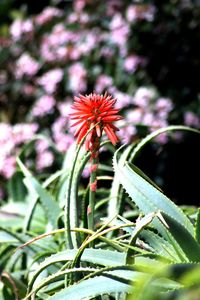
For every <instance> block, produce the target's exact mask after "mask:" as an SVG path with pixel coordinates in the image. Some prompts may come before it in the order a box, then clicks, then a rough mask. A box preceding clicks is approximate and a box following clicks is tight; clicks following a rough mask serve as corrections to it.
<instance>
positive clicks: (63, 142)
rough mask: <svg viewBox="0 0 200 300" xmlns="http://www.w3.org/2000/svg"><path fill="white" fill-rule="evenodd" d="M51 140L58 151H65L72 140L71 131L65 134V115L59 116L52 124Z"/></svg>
mask: <svg viewBox="0 0 200 300" xmlns="http://www.w3.org/2000/svg"><path fill="white" fill-rule="evenodd" d="M52 133H53V140H54V141H55V144H56V148H57V149H58V150H59V151H60V152H63V153H64V152H65V151H66V150H67V149H68V148H69V146H70V145H71V144H72V143H73V142H74V137H73V135H72V134H71V133H69V134H66V117H59V118H58V119H56V121H55V122H54V123H53V126H52Z"/></svg>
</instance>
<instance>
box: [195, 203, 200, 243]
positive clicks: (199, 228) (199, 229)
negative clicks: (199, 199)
mask: <svg viewBox="0 0 200 300" xmlns="http://www.w3.org/2000/svg"><path fill="white" fill-rule="evenodd" d="M195 238H196V240H197V242H198V243H199V244H200V208H199V209H198V213H197V220H196V224H195Z"/></svg>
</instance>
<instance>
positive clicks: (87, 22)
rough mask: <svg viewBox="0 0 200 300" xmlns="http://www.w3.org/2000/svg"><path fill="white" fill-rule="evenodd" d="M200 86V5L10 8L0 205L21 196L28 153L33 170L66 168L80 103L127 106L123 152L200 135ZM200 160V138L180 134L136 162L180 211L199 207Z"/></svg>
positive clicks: (1, 12) (2, 29) (1, 51)
mask: <svg viewBox="0 0 200 300" xmlns="http://www.w3.org/2000/svg"><path fill="white" fill-rule="evenodd" d="M199 78H200V1H199V0H196V1H195V0H194V1H190V0H179V1H178V0H169V1H159V0H154V1H153V0H152V1H139V0H138V1H131V0H105V1H101V0H99V1H98V0H74V1H69V0H43V1H23V0H1V1H0V199H1V200H0V201H1V202H2V203H3V202H5V201H7V199H9V198H10V197H13V194H12V192H11V191H13V188H11V187H13V186H14V187H15V188H16V189H17V186H18V185H17V182H18V180H19V178H20V174H18V172H17V170H16V156H17V155H18V154H19V153H20V151H21V150H22V149H24V147H25V145H28V146H26V149H25V150H24V159H25V161H26V165H27V166H28V167H29V168H30V169H31V170H32V172H34V173H35V174H38V176H40V177H41V178H43V177H46V176H48V174H49V173H52V172H54V171H56V170H58V169H59V167H60V166H61V164H62V161H63V157H64V154H65V153H66V151H67V150H68V148H69V147H70V145H71V144H72V143H73V141H74V138H73V130H72V129H71V128H70V123H69V118H68V113H69V107H70V105H71V103H72V101H73V97H74V96H75V95H78V94H79V93H83V94H85V93H86V94H88V93H91V92H93V91H96V92H97V93H104V92H105V91H108V93H111V94H112V95H113V97H116V98H117V99H118V102H117V106H118V107H119V108H120V109H121V113H122V115H123V116H124V120H122V121H120V122H118V125H119V126H120V127H121V130H120V132H119V136H120V140H121V142H120V143H121V144H123V143H130V142H133V141H135V140H137V139H138V138H141V137H144V136H145V135H146V134H147V133H148V132H151V131H154V130H156V129H158V128H162V127H165V126H167V125H171V124H176V125H179V124H180V125H187V126H191V127H195V128H199V127H200V83H199ZM34 136H37V138H36V139H35V142H32V143H31V144H30V143H29V144H27V143H28V142H30V141H31V140H32V138H33V137H34ZM199 154H200V143H199V137H198V135H197V134H192V133H190V134H183V133H182V132H181V131H177V132H175V133H173V134H170V135H168V134H162V135H160V136H159V137H158V138H156V139H155V141H154V142H153V143H151V144H150V145H148V146H146V147H145V149H144V150H143V151H142V153H141V154H140V156H139V157H138V158H137V161H136V162H135V163H136V164H137V166H139V167H140V168H141V169H142V170H143V171H144V172H146V173H147V174H148V175H149V176H150V177H151V178H152V179H153V180H155V181H156V182H157V183H158V184H159V185H160V186H161V188H162V189H163V191H164V192H165V193H166V194H167V195H168V196H169V197H170V198H171V199H172V200H174V201H175V202H176V203H178V204H183V205H184V204H190V205H199V188H198V184H199V178H198V176H195V172H197V173H198V172H199ZM86 175H87V174H85V176H86ZM19 200H20V199H19Z"/></svg>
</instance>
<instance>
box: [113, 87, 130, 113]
mask: <svg viewBox="0 0 200 300" xmlns="http://www.w3.org/2000/svg"><path fill="white" fill-rule="evenodd" d="M110 91H112V94H113V96H114V97H115V98H117V102H116V104H115V107H116V108H118V109H122V108H124V107H126V106H128V105H130V104H131V102H132V97H131V96H130V95H129V94H126V93H122V92H120V91H119V90H117V89H115V88H114V89H113V90H112V89H111V90H110V89H109V92H110Z"/></svg>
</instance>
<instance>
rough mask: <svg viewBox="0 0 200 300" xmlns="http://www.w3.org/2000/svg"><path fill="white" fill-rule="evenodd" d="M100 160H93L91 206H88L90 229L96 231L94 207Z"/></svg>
mask: <svg viewBox="0 0 200 300" xmlns="http://www.w3.org/2000/svg"><path fill="white" fill-rule="evenodd" d="M97 163H98V158H96V157H95V158H92V165H91V174H90V192H89V205H88V211H87V215H88V228H89V229H90V230H94V205H95V195H96V169H97V168H96V166H97Z"/></svg>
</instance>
